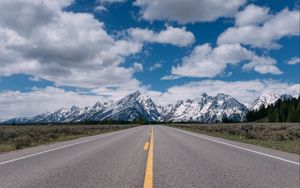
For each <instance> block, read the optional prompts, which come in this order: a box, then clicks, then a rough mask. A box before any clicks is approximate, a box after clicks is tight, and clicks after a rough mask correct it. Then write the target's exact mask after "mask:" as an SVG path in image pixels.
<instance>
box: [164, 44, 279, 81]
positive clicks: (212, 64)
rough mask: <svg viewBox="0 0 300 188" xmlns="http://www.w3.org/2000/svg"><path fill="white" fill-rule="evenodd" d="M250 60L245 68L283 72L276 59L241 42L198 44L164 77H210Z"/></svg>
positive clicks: (267, 71) (263, 72)
mask: <svg viewBox="0 0 300 188" xmlns="http://www.w3.org/2000/svg"><path fill="white" fill-rule="evenodd" d="M243 61H248V62H249V63H248V64H246V65H245V66H244V69H245V70H250V69H253V70H255V71H257V72H259V73H261V74H266V73H271V74H281V73H282V72H281V71H280V70H279V69H278V68H277V67H276V66H275V64H276V60H274V59H272V58H270V57H260V56H258V55H256V54H255V53H254V52H252V51H250V50H247V49H246V48H244V47H242V46H241V45H239V44H223V45H220V46H217V47H216V48H212V47H211V46H210V45H209V44H204V45H199V46H196V47H195V48H194V49H193V51H192V53H191V54H190V55H188V56H186V57H184V58H183V59H182V63H181V64H179V65H177V66H175V67H172V70H171V73H172V75H171V76H167V77H164V78H163V79H176V78H179V77H199V78H201V77H209V78H212V77H214V76H217V75H219V74H221V73H222V72H223V71H224V70H225V68H226V67H227V66H228V65H236V64H238V63H240V62H243Z"/></svg>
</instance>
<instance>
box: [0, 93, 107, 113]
mask: <svg viewBox="0 0 300 188" xmlns="http://www.w3.org/2000/svg"><path fill="white" fill-rule="evenodd" d="M98 100H103V97H101V96H96V95H81V94H78V93H76V92H72V91H65V90H63V89H58V88H54V87H47V88H44V89H37V88H34V89H32V90H31V91H30V92H24V93H23V92H20V91H2V92H1V93H0V119H8V118H13V117H20V116H32V115H36V114H40V113H43V112H47V111H54V110H57V109H59V108H62V107H66V108H68V107H71V106H72V105H79V106H82V107H83V106H85V105H92V104H94V103H95V102H96V101H98Z"/></svg>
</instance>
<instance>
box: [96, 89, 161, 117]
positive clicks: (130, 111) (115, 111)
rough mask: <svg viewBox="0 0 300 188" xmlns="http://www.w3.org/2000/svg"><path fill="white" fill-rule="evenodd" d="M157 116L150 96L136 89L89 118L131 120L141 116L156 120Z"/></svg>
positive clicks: (157, 113)
mask: <svg viewBox="0 0 300 188" xmlns="http://www.w3.org/2000/svg"><path fill="white" fill-rule="evenodd" d="M159 116H160V114H159V112H158V111H157V109H156V105H155V104H154V102H153V101H152V100H151V98H150V97H149V96H147V95H142V94H141V93H140V92H139V91H136V92H134V93H132V94H129V95H127V96H125V97H124V98H122V99H120V100H119V101H117V102H115V103H113V104H112V105H111V106H109V107H108V108H106V109H105V110H104V111H103V112H101V113H96V114H95V115H94V116H93V117H92V118H91V119H92V120H96V121H103V120H115V121H133V120H136V119H139V118H142V119H145V120H147V121H157V120H158V119H159Z"/></svg>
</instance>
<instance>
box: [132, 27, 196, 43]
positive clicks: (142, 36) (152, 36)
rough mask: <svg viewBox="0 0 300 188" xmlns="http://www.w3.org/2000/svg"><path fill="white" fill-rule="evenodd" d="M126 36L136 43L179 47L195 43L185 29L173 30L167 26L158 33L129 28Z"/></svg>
mask: <svg viewBox="0 0 300 188" xmlns="http://www.w3.org/2000/svg"><path fill="white" fill-rule="evenodd" d="M128 34H129V35H130V36H131V38H132V39H133V40H136V41H140V42H156V43H162V44H171V45H174V46H179V47H185V46H188V45H190V44H192V43H194V41H195V37H194V34H193V33H192V32H190V31H186V28H185V27H182V28H175V27H171V26H168V27H167V28H166V30H162V31H160V32H159V33H155V32H154V31H152V30H149V29H141V28H131V29H129V30H128Z"/></svg>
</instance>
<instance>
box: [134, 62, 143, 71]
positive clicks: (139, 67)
mask: <svg viewBox="0 0 300 188" xmlns="http://www.w3.org/2000/svg"><path fill="white" fill-rule="evenodd" d="M133 69H134V70H135V72H143V70H144V68H143V65H142V64H141V63H133Z"/></svg>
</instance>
